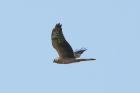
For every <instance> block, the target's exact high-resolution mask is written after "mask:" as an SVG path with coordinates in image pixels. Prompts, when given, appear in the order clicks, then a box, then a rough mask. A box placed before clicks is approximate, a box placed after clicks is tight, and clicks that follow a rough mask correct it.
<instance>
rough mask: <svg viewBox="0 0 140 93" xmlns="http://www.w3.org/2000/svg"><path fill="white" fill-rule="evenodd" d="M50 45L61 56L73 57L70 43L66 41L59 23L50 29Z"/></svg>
mask: <svg viewBox="0 0 140 93" xmlns="http://www.w3.org/2000/svg"><path fill="white" fill-rule="evenodd" d="M51 39H52V45H53V47H54V48H55V49H56V51H57V52H58V54H59V57H61V58H66V57H67V58H74V53H73V49H72V47H71V46H70V44H69V43H68V42H67V41H66V39H65V37H64V35H63V32H62V28H61V24H60V23H58V24H56V25H55V28H54V29H53V30H52V35H51Z"/></svg>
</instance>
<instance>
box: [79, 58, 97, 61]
mask: <svg viewBox="0 0 140 93" xmlns="http://www.w3.org/2000/svg"><path fill="white" fill-rule="evenodd" d="M76 60H77V61H78V62H80V61H92V60H96V59H94V58H80V59H76Z"/></svg>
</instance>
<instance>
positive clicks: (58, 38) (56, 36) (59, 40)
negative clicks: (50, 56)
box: [51, 23, 96, 64]
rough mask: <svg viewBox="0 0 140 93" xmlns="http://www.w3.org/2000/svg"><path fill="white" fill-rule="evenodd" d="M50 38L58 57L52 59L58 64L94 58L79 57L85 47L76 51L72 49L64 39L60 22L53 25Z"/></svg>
mask: <svg viewBox="0 0 140 93" xmlns="http://www.w3.org/2000/svg"><path fill="white" fill-rule="evenodd" d="M51 39H52V46H53V47H54V49H55V50H56V51H57V52H58V55H59V57H58V58H57V59H55V60H54V62H55V63H58V64H70V63H76V62H80V61H90V60H96V59H94V58H86V59H83V58H79V57H80V55H81V54H82V53H83V52H84V51H85V50H86V49H80V50H77V51H75V52H74V51H73V49H72V47H71V46H70V44H69V43H68V42H67V41H66V39H65V37H64V35H63V32H62V28H61V24H60V23H58V24H56V26H55V27H54V29H53V31H52V35H51Z"/></svg>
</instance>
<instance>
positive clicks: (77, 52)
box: [74, 48, 87, 58]
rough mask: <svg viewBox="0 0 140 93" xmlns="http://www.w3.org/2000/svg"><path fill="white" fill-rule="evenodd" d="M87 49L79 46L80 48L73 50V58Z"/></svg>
mask: <svg viewBox="0 0 140 93" xmlns="http://www.w3.org/2000/svg"><path fill="white" fill-rule="evenodd" d="M86 50H87V49H85V48H81V49H79V50H76V51H75V52H74V56H75V58H79V57H80V56H81V54H83V52H85V51H86Z"/></svg>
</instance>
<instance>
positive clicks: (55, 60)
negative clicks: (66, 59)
mask: <svg viewBox="0 0 140 93" xmlns="http://www.w3.org/2000/svg"><path fill="white" fill-rule="evenodd" d="M53 63H57V64H61V63H62V62H61V61H60V60H59V59H58V58H55V59H54V60H53Z"/></svg>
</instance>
